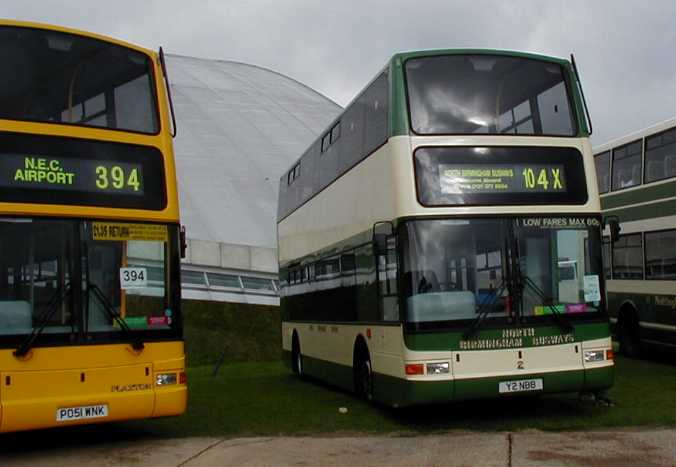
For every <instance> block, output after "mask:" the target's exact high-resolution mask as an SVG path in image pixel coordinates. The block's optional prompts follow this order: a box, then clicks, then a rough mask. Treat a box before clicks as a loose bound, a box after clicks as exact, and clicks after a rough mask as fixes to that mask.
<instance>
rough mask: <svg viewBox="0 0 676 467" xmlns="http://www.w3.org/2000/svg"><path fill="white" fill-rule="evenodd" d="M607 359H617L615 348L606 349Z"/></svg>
mask: <svg viewBox="0 0 676 467" xmlns="http://www.w3.org/2000/svg"><path fill="white" fill-rule="evenodd" d="M606 360H610V361H613V360H615V352H614V351H613V349H607V350H606Z"/></svg>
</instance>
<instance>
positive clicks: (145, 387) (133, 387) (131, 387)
mask: <svg viewBox="0 0 676 467" xmlns="http://www.w3.org/2000/svg"><path fill="white" fill-rule="evenodd" d="M152 388H153V387H152V385H150V384H147V383H140V384H122V385H120V384H115V385H113V386H111V387H110V392H132V391H149V390H151V389H152Z"/></svg>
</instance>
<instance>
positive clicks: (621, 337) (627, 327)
mask: <svg viewBox="0 0 676 467" xmlns="http://www.w3.org/2000/svg"><path fill="white" fill-rule="evenodd" d="M619 318H620V319H619V320H618V321H617V340H618V341H619V342H620V352H621V353H622V354H623V355H626V356H627V357H629V358H636V357H638V356H639V355H640V353H641V341H640V339H639V334H638V320H637V319H636V318H635V314H634V313H633V312H632V311H625V312H624V313H621V314H620V317H619Z"/></svg>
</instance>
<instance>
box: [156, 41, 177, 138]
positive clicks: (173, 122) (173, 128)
mask: <svg viewBox="0 0 676 467" xmlns="http://www.w3.org/2000/svg"><path fill="white" fill-rule="evenodd" d="M160 65H161V66H162V74H163V75H164V82H165V83H166V84H167V99H168V100H169V110H170V111H171V137H172V138H175V137H176V133H177V132H178V130H177V128H176V114H175V113H174V101H173V99H172V98H171V86H170V85H169V75H168V74H167V65H166V63H165V61H164V50H162V47H160Z"/></svg>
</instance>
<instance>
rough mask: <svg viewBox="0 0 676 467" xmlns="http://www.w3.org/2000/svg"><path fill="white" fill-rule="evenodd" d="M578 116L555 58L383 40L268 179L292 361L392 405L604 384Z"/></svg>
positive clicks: (597, 237)
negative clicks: (334, 106) (323, 124)
mask: <svg viewBox="0 0 676 467" xmlns="http://www.w3.org/2000/svg"><path fill="white" fill-rule="evenodd" d="M588 134H589V130H588V124H587V119H585V107H584V101H583V98H582V95H581V88H580V83H579V80H578V77H577V73H576V71H575V68H574V66H573V65H572V64H571V62H569V61H567V60H563V59H558V58H552V57H545V56H540V55H534V54H525V53H516V52H507V51H496V50H440V51H426V52H411V53H402V54H397V55H395V56H394V57H393V58H392V59H391V60H390V61H389V62H388V64H387V66H386V67H385V68H384V69H383V70H382V71H381V72H380V73H379V74H378V75H377V76H376V77H375V78H374V79H373V81H372V82H371V83H370V84H369V85H368V86H367V87H366V88H365V89H364V90H363V91H362V92H361V93H360V94H359V95H358V96H357V97H356V98H355V99H354V100H353V102H352V103H351V104H349V105H348V106H347V107H346V108H345V110H344V111H343V113H342V114H341V115H340V116H339V117H338V118H337V119H335V120H334V121H333V122H332V124H331V125H330V126H329V127H328V128H327V129H326V131H325V132H324V133H323V134H322V135H321V137H320V138H318V139H317V140H316V141H315V142H314V144H312V145H311V146H310V147H309V149H308V150H307V151H306V152H305V153H304V154H303V155H302V156H301V157H300V159H299V160H298V161H297V162H296V163H295V164H294V165H293V166H292V167H291V168H290V170H289V171H288V172H287V173H285V174H284V176H283V177H282V179H281V184H280V196H279V212H278V241H279V262H280V280H281V307H282V335H283V337H282V345H283V353H284V355H285V357H284V358H285V360H286V361H287V362H289V363H290V364H291V366H292V368H293V371H294V372H296V373H299V374H307V375H311V376H313V377H315V378H319V379H322V380H325V381H328V382H330V383H332V384H334V385H338V386H342V387H344V388H347V389H354V390H355V391H356V392H357V393H359V394H360V395H361V396H363V397H365V398H367V399H375V400H377V401H380V402H382V403H385V404H388V405H391V406H395V407H397V406H406V405H411V404H418V403H431V402H445V401H450V400H459V399H471V398H482V397H496V396H506V395H513V394H524V393H525V394H534V393H555V392H556V393H558V392H578V391H579V392H583V391H584V392H587V391H602V390H604V389H606V388H608V387H610V386H611V385H612V383H613V377H614V366H613V354H612V350H611V340H610V335H609V324H608V317H607V314H606V304H605V298H604V295H605V293H604V287H605V284H604V280H603V272H602V262H601V257H602V242H601V233H602V230H601V216H600V204H599V197H598V191H597V186H596V174H595V171H594V163H593V157H592V152H591V147H590V144H589V140H588Z"/></svg>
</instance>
